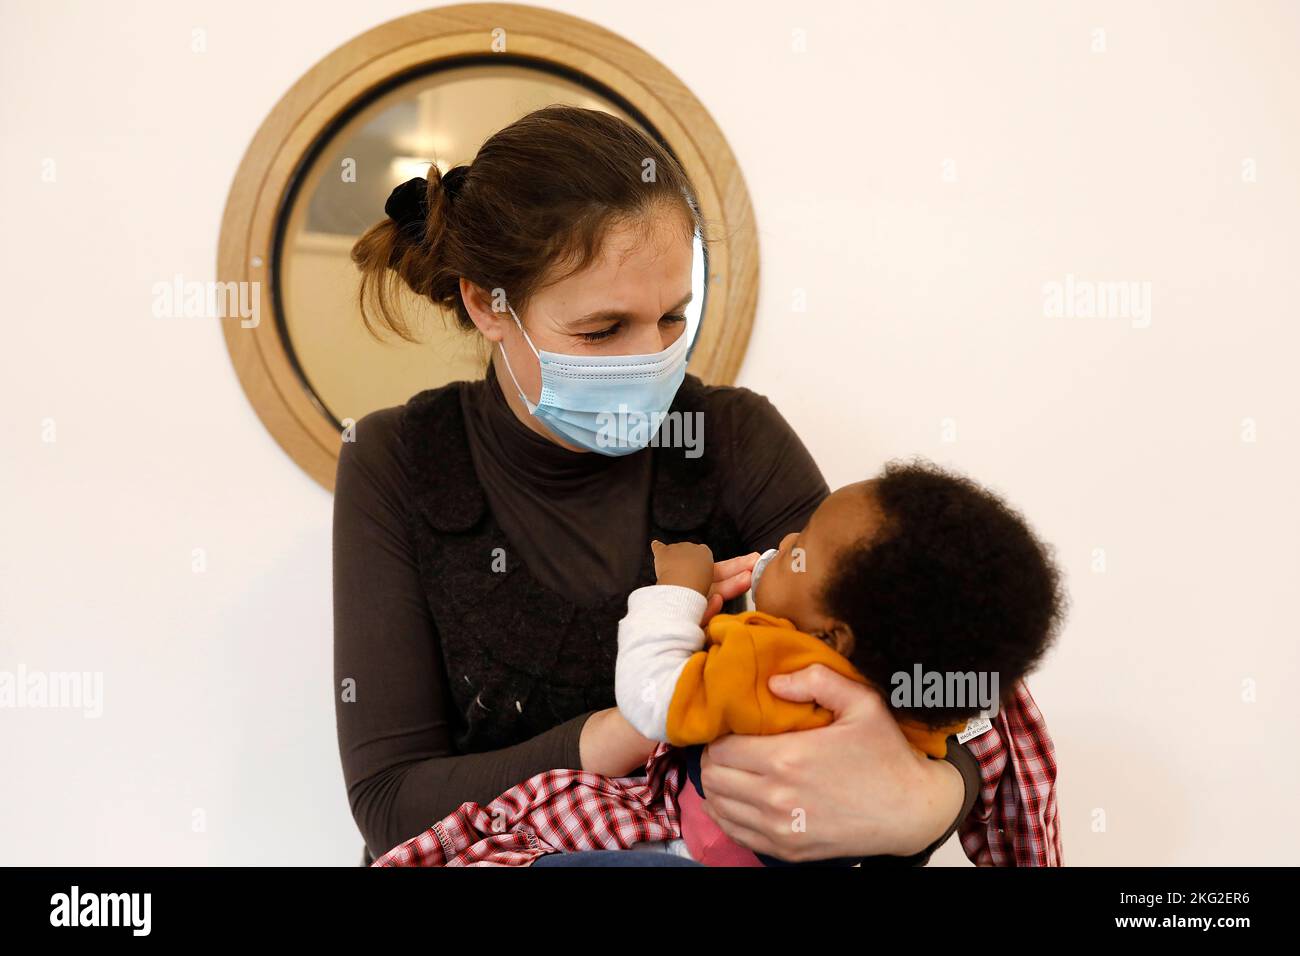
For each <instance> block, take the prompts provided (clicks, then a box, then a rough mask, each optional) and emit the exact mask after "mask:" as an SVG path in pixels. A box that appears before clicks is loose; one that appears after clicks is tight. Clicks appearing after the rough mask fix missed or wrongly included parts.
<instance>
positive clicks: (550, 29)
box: [217, 3, 758, 491]
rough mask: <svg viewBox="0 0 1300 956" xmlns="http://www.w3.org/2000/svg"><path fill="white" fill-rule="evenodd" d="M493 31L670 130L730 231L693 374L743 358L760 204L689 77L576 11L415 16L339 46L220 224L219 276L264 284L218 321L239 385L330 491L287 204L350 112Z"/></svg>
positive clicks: (273, 126)
mask: <svg viewBox="0 0 1300 956" xmlns="http://www.w3.org/2000/svg"><path fill="white" fill-rule="evenodd" d="M497 29H502V30H504V31H505V32H504V37H505V42H506V49H507V51H508V52H509V53H510V54H511V55H512V57H511V59H512V60H517V58H519V57H523V58H525V59H532V60H538V61H542V63H543V64H546V63H549V64H553V65H555V66H558V67H559V68H560V69H564V70H569V71H573V72H576V73H578V74H582V75H585V76H588V77H590V78H591V79H592V80H593V81H595V83H596V84H598V85H600V86H603V87H605V88H607V89H609V90H610V91H612V92H613V93H615V94H617V95H618V96H620V97H622V98H623V99H624V100H626V101H627V102H628V103H629V104H631V105H632V106H633V107H635V108H636V110H638V111H639V112H640V113H641V115H642V116H644V117H645V118H646V120H647V121H648V122H649V123H650V124H651V125H652V126H653V127H654V128H655V129H656V130H657V131H658V133H659V134H660V135H661V136H662V137H663V138H664V139H665V140H667V142H668V144H669V145H670V146H671V148H672V150H673V152H674V153H675V154H676V155H677V157H678V159H679V160H680V161H681V163H682V165H683V167H684V168H685V169H686V172H687V174H688V175H689V176H690V177H691V180H692V182H693V183H694V184H695V187H696V190H697V192H698V195H699V201H700V206H701V209H702V210H703V212H704V215H705V217H706V218H707V219H708V220H709V221H710V222H711V223H714V224H717V225H719V226H720V227H721V228H720V229H719V230H717V231H719V232H720V233H721V236H722V240H723V241H721V242H718V243H716V244H714V245H712V246H711V247H710V249H709V259H708V264H709V277H708V283H707V294H706V297H705V304H704V313H703V314H702V316H701V322H700V330H699V334H698V338H697V340H696V343H695V346H694V348H693V351H692V353H691V360H690V365H689V370H690V371H691V373H692V374H694V375H698V376H699V377H700V378H701V379H703V380H704V381H706V382H712V383H720V384H730V383H732V382H733V381H734V380H735V376H736V373H737V372H738V370H739V368H740V363H741V360H742V359H743V357H744V354H745V348H746V346H747V345H748V343H749V335H750V330H751V328H752V326H753V321H754V311H755V308H756V306H757V300H758V236H757V233H756V230H755V229H754V213H753V207H752V206H751V204H750V200H749V191H748V190H747V189H746V187H745V181H744V178H743V177H742V175H741V172H740V167H739V165H738V164H737V162H736V158H735V156H734V155H733V154H732V152H731V148H730V147H729V146H728V145H727V141H726V139H725V138H724V137H723V135H722V131H721V130H720V129H719V128H718V126H717V124H716V123H714V121H713V118H712V117H711V116H710V115H709V113H708V111H707V110H706V109H705V108H704V106H703V104H701V103H700V102H699V100H697V99H696V98H695V96H694V95H693V94H692V93H691V91H690V90H689V89H688V88H687V87H686V85H685V84H684V83H682V82H681V80H679V79H678V78H677V77H676V76H675V75H673V73H671V72H670V71H669V70H668V69H667V68H666V67H665V66H664V65H663V64H661V63H660V62H659V61H658V60H656V59H655V58H654V57H652V56H651V55H650V54H648V53H646V52H645V51H644V50H642V49H641V48H640V47H637V46H636V45H634V44H632V43H630V42H629V41H627V40H625V39H623V38H622V37H620V36H618V35H616V34H614V33H611V32H610V31H608V30H605V29H604V28H602V27H599V26H596V25H595V24H593V23H590V22H588V21H586V20H582V19H579V18H577V17H573V16H569V15H568V14H563V13H557V12H554V11H550V10H542V9H538V8H536V7H528V6H521V5H519V4H512V3H469V4H459V5H455V6H447V7H438V8H434V9H432V10H425V11H422V12H420V13H414V14H410V15H408V16H404V17H400V18H398V19H396V20H391V21H389V22H388V23H384V24H381V25H380V26H377V27H375V28H374V29H372V30H369V31H367V32H366V33H363V34H361V35H360V36H358V37H356V38H354V39H352V40H350V41H348V42H347V43H345V44H343V45H342V46H341V47H339V48H338V49H336V50H334V51H333V52H332V53H330V54H329V55H328V56H326V57H325V58H324V59H323V60H321V61H320V62H319V63H317V64H316V65H315V66H314V67H312V68H311V69H310V70H309V71H308V72H307V73H306V74H305V75H304V76H303V77H302V78H301V79H300V80H298V82H297V83H295V84H294V85H293V87H292V88H291V89H290V90H289V91H288V92H287V93H286V94H285V95H284V96H283V97H282V98H281V99H280V101H279V102H278V103H277V104H276V105H275V108H274V109H273V110H272V111H271V113H270V115H269V116H267V118H266V119H265V120H264V121H263V123H262V125H261V127H260V128H259V129H258V131H257V133H256V135H255V136H254V137H253V141H252V143H250V144H249V147H248V150H247V151H246V152H245V154H244V158H243V160H242V161H241V162H240V164H239V170H238V171H237V172H236V174H235V180H234V183H233V184H232V185H231V188H230V194H229V196H228V197H227V199H226V208H225V213H224V214H223V216H222V220H221V237H220V242H219V246H218V253H217V278H218V280H219V281H221V282H246V283H253V282H257V283H259V284H260V289H261V290H262V297H261V300H260V303H259V305H260V313H259V322H258V323H257V325H256V326H254V327H252V328H245V327H244V325H243V320H241V319H240V318H239V317H238V316H231V317H229V318H223V319H222V325H223V332H224V335H225V341H226V347H227V349H228V350H229V352H230V358H231V361H232V362H233V363H234V366H235V372H236V374H237V375H238V376H239V382H240V385H241V386H242V387H243V389H244V393H245V394H246V395H247V396H248V399H249V401H250V402H251V403H252V405H253V408H254V410H255V411H256V412H257V415H258V417H259V418H260V419H261V420H262V423H263V424H264V425H265V426H266V428H267V430H268V431H270V433H271V435H272V436H273V437H274V438H275V440H276V441H277V442H278V443H279V444H280V446H281V447H282V448H283V449H284V450H285V451H286V452H287V453H288V454H289V457H291V458H292V459H293V460H294V461H295V462H297V463H298V465H300V466H301V467H302V468H303V470H304V471H306V472H307V474H309V475H310V476H311V477H312V478H314V479H315V480H316V481H317V482H319V483H320V484H321V485H322V486H323V487H325V488H326V489H327V490H329V491H333V488H334V475H335V471H336V467H337V463H338V455H339V447H340V445H341V442H342V436H341V434H340V432H339V431H338V428H337V427H336V426H335V424H334V423H333V422H332V421H331V420H330V418H329V416H328V415H327V414H326V413H325V412H324V411H323V410H322V409H321V408H320V407H319V405H318V404H317V401H316V398H315V396H314V395H312V394H311V393H310V392H309V391H308V390H307V389H306V388H305V387H304V384H303V382H302V379H301V378H300V377H299V375H298V373H297V371H296V370H295V369H294V367H293V363H292V359H291V357H290V355H289V354H288V351H287V350H286V348H285V343H284V342H283V340H282V339H281V336H280V325H281V323H280V321H279V317H278V316H277V315H276V314H275V303H274V301H273V297H272V296H271V295H270V294H269V290H270V289H271V288H272V287H273V286H272V280H273V279H274V276H273V274H272V269H273V268H274V266H275V263H274V262H272V261H271V260H272V257H273V255H274V252H275V241H276V228H277V224H278V221H279V218H280V210H281V205H282V200H283V198H284V197H285V195H286V194H287V192H288V190H289V189H290V188H291V187H292V185H293V179H294V176H295V175H296V174H297V172H298V170H299V168H300V166H301V164H302V161H303V159H304V158H305V157H306V156H307V155H308V153H309V152H310V151H311V149H312V147H313V146H314V144H315V143H316V142H317V140H318V139H319V137H320V136H321V135H322V134H323V133H324V132H325V131H326V130H329V129H330V128H331V127H332V125H333V124H334V122H335V121H336V120H337V119H338V118H339V117H340V116H341V115H343V114H345V113H347V112H348V111H349V110H350V109H351V108H353V107H354V106H355V104H357V103H358V102H361V101H364V100H365V99H367V98H368V97H369V95H370V94H371V93H372V92H373V91H374V90H375V89H376V88H378V87H383V86H384V85H385V84H386V83H388V82H391V80H392V78H393V77H395V76H399V75H402V74H408V73H411V72H412V71H414V70H417V69H419V68H422V67H429V66H431V65H433V64H436V63H437V62H439V61H442V60H452V59H458V58H462V57H465V56H471V55H480V54H483V53H485V52H491V50H490V45H491V43H492V41H493V37H494V34H493V31H494V30H497ZM376 218H378V215H377V216H376Z"/></svg>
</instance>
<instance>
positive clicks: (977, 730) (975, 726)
mask: <svg viewBox="0 0 1300 956" xmlns="http://www.w3.org/2000/svg"><path fill="white" fill-rule="evenodd" d="M992 727H993V721H991V720H989V719H988V718H987V717H972V718H971V719H970V720H968V721H966V729H965V730H963V731H962V732H961V733H959V734H958V735H957V743H959V744H964V743H965V742H966V741H968V740H971V739H973V738H975V737H978V736H979V735H980V734H982V733H984V731H986V730H990V729H991V728H992Z"/></svg>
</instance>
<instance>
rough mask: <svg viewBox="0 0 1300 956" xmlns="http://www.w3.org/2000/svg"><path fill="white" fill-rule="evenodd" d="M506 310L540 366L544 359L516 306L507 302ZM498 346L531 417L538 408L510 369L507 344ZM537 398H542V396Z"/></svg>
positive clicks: (500, 343) (511, 379)
mask: <svg viewBox="0 0 1300 956" xmlns="http://www.w3.org/2000/svg"><path fill="white" fill-rule="evenodd" d="M506 308H507V309H509V310H510V314H511V315H512V316H514V319H515V325H517V326H519V331H520V332H521V333H522V334H523V337H524V341H525V342H527V343H528V347H529V348H530V349H532V350H533V354H534V355H536V356H537V363H538V365H539V366H540V365H541V362H542V357H541V355H538V352H537V347H536V346H535V345H533V340H532V339H530V338H529V337H528V333H527V332H525V331H524V324H523V323H522V322H520V321H519V316H518V315H516V314H515V309H514V306H512V305H511V304H510V303H509V302H507V303H506ZM497 344H498V345H499V346H501V357H502V358H503V359H505V362H506V371H507V372H509V373H510V381H512V382H514V383H515V390H516V391H517V392H518V393H519V397H520V398H522V399H523V400H524V404H525V405H526V406H527V407H528V413H529V414H530V415H531V414H532V413H533V411H535V410H536V409H537V407H538V406H536V405H534V404H533V403H532V402H531V401H529V399H528V396H527V395H525V394H524V390H523V389H522V388H520V387H519V379H517V378H515V370H514V369H512V368H511V367H510V356H509V355H507V354H506V345H505V342H504V341H503V342H498V343H497ZM537 397H538V398H541V396H540V395H539V396H537Z"/></svg>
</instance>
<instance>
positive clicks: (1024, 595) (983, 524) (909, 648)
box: [820, 459, 1068, 727]
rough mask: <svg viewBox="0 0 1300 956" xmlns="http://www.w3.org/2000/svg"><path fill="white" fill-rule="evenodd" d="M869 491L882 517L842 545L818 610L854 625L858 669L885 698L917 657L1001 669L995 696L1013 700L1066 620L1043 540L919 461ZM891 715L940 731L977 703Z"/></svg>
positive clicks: (999, 504) (940, 664) (997, 502)
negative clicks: (864, 535) (864, 537)
mask: <svg viewBox="0 0 1300 956" xmlns="http://www.w3.org/2000/svg"><path fill="white" fill-rule="evenodd" d="M866 488H867V489H869V491H870V494H871V495H872V496H873V497H874V499H875V501H876V503H877V504H878V505H879V507H880V509H881V511H882V512H883V514H884V521H883V523H882V525H881V527H880V529H879V530H878V532H877V533H876V534H875V535H874V536H873V537H872V539H871V540H869V541H863V542H860V543H859V544H857V545H855V546H851V547H849V548H846V549H845V550H844V551H843V552H841V554H840V555H839V558H838V560H837V561H836V566H835V569H834V570H833V571H832V572H831V573H830V575H829V576H828V578H827V581H826V583H825V586H824V587H823V589H822V593H821V595H820V603H821V605H822V609H823V611H824V612H825V613H826V614H828V615H830V616H831V617H834V618H838V619H839V620H841V621H843V622H844V623H846V624H848V626H849V627H850V628H852V630H853V636H854V647H853V648H852V652H851V653H850V655H849V658H850V659H851V660H852V662H853V665H854V666H855V667H857V668H858V670H860V671H861V672H862V674H863V676H865V677H866V678H867V679H868V680H870V681H872V683H874V684H875V685H876V687H877V688H879V689H880V691H881V692H882V693H883V694H884V695H885V697H886V699H887V700H888V699H889V696H890V692H891V688H892V687H893V682H892V677H893V675H894V674H896V673H899V672H904V673H907V674H908V675H911V674H912V673H913V669H914V667H915V665H918V664H919V665H920V666H921V667H922V669H923V670H924V671H926V672H930V671H938V672H941V673H944V674H948V673H957V672H963V673H964V672H976V673H979V672H984V673H994V672H996V673H997V674H998V691H999V697H1001V698H1002V699H1004V700H1005V699H1009V695H1010V692H1011V689H1012V685H1013V684H1014V683H1015V681H1016V680H1018V679H1019V678H1021V677H1023V676H1025V674H1027V673H1029V671H1031V670H1032V669H1033V668H1034V667H1035V666H1036V664H1037V663H1038V661H1039V659H1040V658H1041V657H1042V655H1043V653H1044V652H1045V651H1046V650H1047V648H1048V647H1049V646H1050V645H1051V643H1052V642H1053V641H1054V640H1055V638H1056V634H1057V630H1058V628H1059V627H1060V625H1061V624H1062V622H1063V621H1064V618H1065V611H1066V607H1067V605H1068V598H1067V596H1066V594H1065V591H1064V588H1063V586H1062V583H1061V577H1060V574H1059V572H1058V571H1057V569H1056V567H1055V565H1054V564H1053V562H1052V557H1051V548H1050V546H1048V545H1045V544H1043V543H1042V542H1041V541H1039V540H1038V538H1037V537H1036V536H1035V535H1034V533H1033V531H1032V530H1030V528H1029V527H1028V525H1027V524H1026V523H1025V520H1024V518H1023V516H1022V515H1021V514H1020V513H1019V512H1018V511H1016V510H1015V509H1014V508H1012V507H1011V506H1010V505H1008V504H1007V503H1006V502H1005V501H1003V500H1002V499H1001V498H999V497H998V496H997V495H995V494H993V493H992V492H990V491H988V490H986V489H984V488H982V487H980V486H979V485H977V484H976V483H975V482H973V481H971V480H970V479H969V478H966V477H964V476H962V475H959V474H956V473H954V472H951V471H947V470H945V469H943V468H940V467H939V466H938V465H935V464H934V463H932V462H928V461H925V460H924V459H914V460H913V461H912V462H902V461H891V462H889V463H888V464H886V466H885V468H884V470H883V471H882V472H881V474H880V475H879V476H878V477H877V478H876V479H875V480H874V481H873V482H871V483H870V484H868V485H866ZM943 703H944V704H945V705H947V704H951V703H953V702H952V701H944V702H943ZM896 712H897V713H900V714H906V715H907V716H908V717H909V718H910V719H912V720H915V721H918V722H920V723H922V724H925V725H926V726H928V727H941V726H944V725H945V724H951V723H954V722H956V721H958V720H961V719H963V718H968V717H972V716H975V715H977V714H978V713H979V712H980V707H979V706H978V705H974V706H966V707H957V706H942V707H919V708H917V707H910V706H905V707H900V708H898V709H897V711H896Z"/></svg>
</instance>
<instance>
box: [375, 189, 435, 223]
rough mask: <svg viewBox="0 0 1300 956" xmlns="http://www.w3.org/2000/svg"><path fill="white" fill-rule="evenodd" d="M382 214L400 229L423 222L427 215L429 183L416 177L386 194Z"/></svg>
mask: <svg viewBox="0 0 1300 956" xmlns="http://www.w3.org/2000/svg"><path fill="white" fill-rule="evenodd" d="M384 212H385V213H387V214H388V218H389V219H391V220H393V222H395V223H397V225H398V226H400V227H402V228H405V227H407V226H409V225H411V224H413V223H417V222H420V223H422V222H424V220H425V217H426V216H428V214H429V181H428V180H427V179H425V178H424V177H423V176H417V177H415V179H408V180H407V181H406V182H404V183H402V184H401V185H400V186H398V187H397V188H395V189H394V190H393V191H392V192H391V193H389V194H388V201H387V202H386V203H384Z"/></svg>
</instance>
